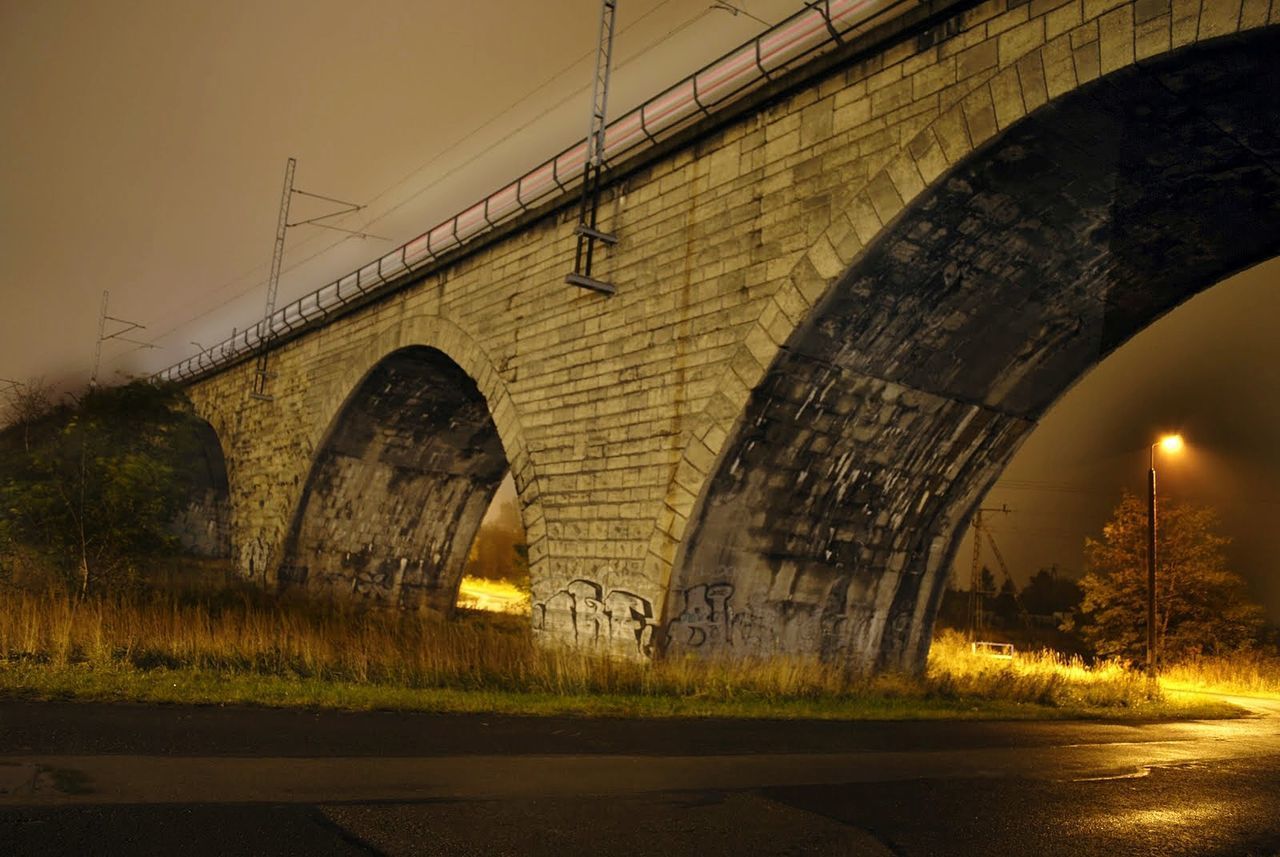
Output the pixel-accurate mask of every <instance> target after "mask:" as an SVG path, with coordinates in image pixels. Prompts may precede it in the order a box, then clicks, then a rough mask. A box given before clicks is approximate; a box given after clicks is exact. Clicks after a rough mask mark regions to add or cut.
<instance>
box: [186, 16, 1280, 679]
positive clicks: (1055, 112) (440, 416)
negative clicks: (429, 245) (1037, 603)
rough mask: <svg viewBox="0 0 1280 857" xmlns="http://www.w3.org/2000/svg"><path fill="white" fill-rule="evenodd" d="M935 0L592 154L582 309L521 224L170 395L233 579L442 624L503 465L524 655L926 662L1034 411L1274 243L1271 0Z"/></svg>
mask: <svg viewBox="0 0 1280 857" xmlns="http://www.w3.org/2000/svg"><path fill="white" fill-rule="evenodd" d="M937 5H938V6H939V7H941V5H942V4H937ZM964 5H965V8H964V9H963V10H962V11H958V12H956V13H955V14H953V15H952V16H951V17H950V18H948V19H946V20H941V19H940V20H937V21H935V22H933V23H934V26H932V28H931V29H929V30H920V29H915V30H912V29H906V30H903V31H902V32H900V33H898V34H897V35H896V36H893V37H891V38H888V39H887V40H885V41H882V42H879V43H877V44H878V46H877V47H876V48H875V49H874V50H867V49H866V46H865V45H861V46H860V45H851V46H849V47H848V48H847V50H846V52H845V53H844V54H843V60H842V61H841V62H840V63H832V64H829V65H827V66H823V69H824V70H823V72H822V73H821V74H816V73H814V74H806V73H801V74H798V75H797V76H796V77H795V79H794V81H793V82H792V84H793V85H790V86H789V87H787V88H779V89H778V90H777V91H774V92H773V93H772V95H771V96H770V98H769V99H767V100H761V101H760V102H759V103H757V104H755V105H754V106H753V107H752V109H750V110H749V111H746V112H744V113H742V114H740V115H738V116H737V117H736V118H734V119H733V120H732V121H730V122H728V123H721V124H719V125H716V126H708V127H707V128H705V129H703V130H702V131H700V132H699V133H696V134H692V135H690V138H689V139H688V140H687V141H686V142H685V144H683V145H682V146H680V147H675V148H672V149H671V150H669V151H667V152H666V153H665V154H664V155H663V156H662V157H661V158H659V159H656V160H652V161H650V162H647V163H645V164H643V165H640V166H638V167H636V168H634V169H630V170H629V171H628V170H627V169H618V170H616V171H615V175H618V176H619V179H618V180H616V181H615V182H614V183H613V184H612V185H610V186H609V187H608V188H607V189H606V199H605V202H604V204H603V209H602V218H601V228H602V229H604V230H606V231H609V232H613V233H615V234H617V235H619V236H620V237H621V238H622V240H621V242H620V243H619V244H618V245H616V246H614V247H609V248H605V249H603V250H602V251H600V253H599V256H598V261H597V270H596V274H597V275H598V276H600V277H601V278H602V279H605V280H607V281H610V282H612V283H614V284H615V285H616V286H617V289H618V293H617V295H616V296H615V297H613V298H610V299H605V298H602V297H600V296H598V295H594V294H589V293H583V292H579V291H577V290H574V289H572V288H571V287H568V286H566V285H565V284H564V282H563V277H564V274H565V273H566V271H567V270H568V269H569V266H570V265H571V262H572V251H573V243H574V242H573V235H572V227H573V221H572V216H571V215H572V213H571V212H569V211H559V212H551V213H548V214H546V215H544V216H542V217H540V218H537V219H533V220H531V221H529V222H527V223H524V224H523V225H522V227H521V228H520V229H519V230H514V231H511V232H509V233H507V234H505V235H504V236H503V237H502V238H501V239H500V240H497V241H494V242H491V243H489V244H488V245H486V246H484V247H482V248H480V249H478V250H476V251H474V252H471V253H469V254H467V255H465V256H462V257H460V258H458V259H456V260H455V261H453V262H452V263H449V264H447V265H446V266H445V267H442V268H440V269H437V270H433V271H431V272H430V273H428V274H426V275H424V276H422V277H421V278H420V279H418V280H417V281H416V282H414V283H413V284H411V285H410V286H409V287H407V288H405V289H402V290H400V291H398V292H396V293H394V294H393V295H392V296H390V297H388V298H386V299H383V300H381V301H379V302H377V303H374V304H371V305H368V306H366V307H364V308H362V309H360V310H358V311H356V312H353V313H351V314H349V315H346V316H343V317H341V318H338V319H336V320H334V321H333V322H332V323H330V324H328V325H327V326H324V327H321V328H317V329H315V330H313V331H311V332H309V333H307V334H305V335H304V336H302V337H300V338H298V339H295V340H292V341H289V342H287V343H285V344H283V345H282V346H280V347H279V348H278V349H276V350H275V351H274V352H273V354H272V357H271V360H272V366H273V370H274V371H275V373H276V374H277V377H276V379H275V380H274V381H273V382H272V393H273V394H274V397H275V399H274V401H273V402H271V403H269V404H268V403H262V402H257V401H254V400H251V399H250V398H249V396H248V393H249V390H250V388H251V386H252V385H251V375H252V372H253V366H252V365H239V366H234V367H231V368H229V369H227V370H225V371H222V372H220V373H219V374H217V375H215V376H212V377H208V378H206V379H203V380H201V381H199V382H197V383H196V384H194V385H193V387H192V389H191V394H192V397H193V398H194V399H195V401H196V402H197V406H198V408H199V411H200V413H201V414H202V415H203V416H204V417H205V418H206V419H208V420H209V422H210V423H211V424H212V425H213V426H214V428H215V430H216V431H217V434H218V436H219V438H220V441H221V443H222V447H223V451H224V452H225V457H226V462H227V476H228V484H229V486H230V496H231V532H232V542H233V545H234V551H235V556H236V561H237V563H238V566H239V568H240V569H241V571H242V572H243V573H244V574H245V575H246V576H248V577H250V578H252V579H254V580H258V581H260V582H262V583H264V584H265V585H269V586H281V585H303V586H308V587H311V588H314V589H316V590H317V591H325V592H330V593H342V595H343V597H356V598H364V599H371V600H374V601H376V602H379V603H385V604H397V605H400V606H402V607H413V608H415V609H428V610H438V611H447V610H448V609H449V606H450V605H451V604H452V600H451V599H452V597H453V593H454V591H455V589H456V580H457V575H458V573H459V571H460V563H461V562H462V558H463V557H465V554H466V550H467V547H468V546H469V541H470V538H471V534H472V533H473V532H474V527H475V523H476V521H477V520H478V518H477V515H478V514H480V513H482V511H483V506H484V503H485V502H487V497H488V496H489V495H490V493H491V492H492V486H493V485H495V484H496V482H497V480H498V479H499V478H500V477H501V475H502V472H503V470H505V469H506V468H507V467H509V468H510V469H511V471H512V473H513V474H514V477H515V481H516V485H517V489H518V493H519V498H520V506H521V514H522V516H523V519H524V523H525V527H526V530H527V532H528V540H529V556H530V563H531V574H532V578H533V592H534V597H533V601H534V609H533V619H532V621H533V623H534V627H535V628H536V629H538V630H539V631H540V632H542V635H543V637H544V638H545V639H548V640H559V641H564V642H568V643H572V644H575V645H579V646H592V647H599V648H601V649H603V650H607V651H611V652H614V653H617V654H620V655H626V656H632V657H650V656H652V655H654V654H655V653H658V652H661V651H664V650H667V651H698V652H714V653H717V654H721V655H729V656H733V655H739V654H746V655H753V656H756V655H765V656H767V655H769V654H773V653H801V654H813V655H816V656H820V657H824V658H827V659H829V660H831V661H833V662H841V663H854V664H859V665H867V666H873V667H874V666H895V667H906V668H914V667H917V666H919V665H920V664H921V663H922V661H923V657H924V654H925V651H926V649H927V640H928V634H929V630H930V627H931V622H932V616H933V611H934V610H935V608H936V604H937V600H938V598H939V596H940V591H941V584H942V581H943V579H944V576H945V568H946V566H947V565H948V563H949V559H950V557H951V555H952V553H953V552H954V549H955V544H956V541H957V539H958V535H959V533H960V531H961V530H962V529H963V525H964V523H965V520H966V518H967V516H968V514H969V512H970V510H971V509H972V508H973V506H974V504H975V503H976V502H977V500H978V499H979V498H980V497H981V496H982V494H983V493H984V492H985V489H986V488H987V487H988V486H989V485H990V484H991V482H992V481H994V479H995V478H996V476H997V475H998V473H999V471H1000V469H1001V467H1002V466H1003V464H1004V463H1005V462H1006V461H1007V459H1008V457H1009V456H1010V455H1011V454H1012V453H1013V451H1014V449H1016V447H1017V444H1018V442H1019V441H1020V440H1021V439H1022V438H1023V437H1024V436H1025V435H1026V433H1027V431H1029V430H1030V429H1031V428H1032V427H1033V426H1034V425H1035V422H1036V420H1037V419H1039V417H1040V415H1041V414H1042V413H1043V412H1044V410H1045V408H1046V407H1047V406H1048V405H1049V404H1051V403H1052V402H1053V401H1054V399H1055V398H1056V397H1057V396H1058V395H1059V394H1060V393H1061V392H1062V390H1063V389H1065V387H1066V386H1068V385H1069V384H1070V383H1071V382H1072V381H1074V380H1075V379H1076V378H1078V377H1079V376H1080V375H1081V374H1082V373H1083V372H1085V371H1087V370H1088V368H1090V367H1091V366H1092V365H1094V364H1095V363H1096V362H1097V361H1098V360H1100V359H1101V358H1102V357H1103V356H1105V355H1106V354H1107V353H1109V351H1110V350H1112V349H1113V348H1115V347H1116V346H1117V345H1118V344H1120V343H1121V342H1123V341H1124V340H1125V339H1126V338H1127V337H1128V336H1130V335H1132V334H1133V333H1134V332H1136V331H1137V330H1138V329H1140V328H1141V327H1142V326H1144V325H1145V324H1147V323H1149V322H1150V321H1151V320H1153V319H1154V318H1156V317H1157V316H1158V315H1160V314H1161V313H1163V312H1165V311H1167V310H1168V309H1169V308H1170V307H1172V306H1174V305H1176V304H1177V303H1178V302H1180V301H1182V300H1185V299H1186V298H1187V297H1188V296H1190V295H1191V294H1194V293H1195V292H1196V291H1198V290H1200V289H1203V288H1206V287H1208V286H1210V285H1212V284H1213V283H1214V282H1216V281H1217V280H1218V279H1221V278H1222V277H1223V276H1225V275H1226V274H1228V273H1230V272H1232V271H1235V270H1238V269H1239V268H1240V267H1243V266H1244V265H1247V264H1252V263H1254V262H1256V261H1261V260H1262V259H1264V258H1268V257H1269V256H1272V255H1275V254H1276V252H1277V250H1280V247H1278V246H1277V242H1278V240H1280V239H1278V238H1277V236H1280V216H1278V215H1277V212H1278V211H1280V205H1278V204H1277V203H1278V202H1280V188H1278V187H1277V178H1276V176H1277V175H1280V133H1278V132H1277V128H1280V118H1278V117H1277V115H1276V107H1275V105H1274V99H1270V98H1268V97H1267V93H1273V92H1275V91H1280V79H1278V77H1277V76H1278V71H1277V61H1276V59H1275V58H1276V57H1277V56H1280V43H1278V40H1277V27H1276V24H1277V23H1280V0H1272V2H1270V3H1266V2H1262V3H1260V2H1256V0H1240V1H1239V2H1231V0H1203V2H1201V0H1194V2H1186V0H1172V2H1169V0H1165V2H1150V0H1137V2H1117V0H1032V2H1026V0H1007V2H1006V0H999V2H996V0H989V1H988V2H984V3H979V4H964ZM802 71H803V70H802Z"/></svg>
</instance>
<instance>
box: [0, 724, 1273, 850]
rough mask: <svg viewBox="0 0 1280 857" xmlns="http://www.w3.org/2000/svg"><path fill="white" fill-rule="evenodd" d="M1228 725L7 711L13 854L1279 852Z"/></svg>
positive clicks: (1269, 809)
mask: <svg viewBox="0 0 1280 857" xmlns="http://www.w3.org/2000/svg"><path fill="white" fill-rule="evenodd" d="M1233 701H1236V702H1237V704H1241V705H1244V706H1246V707H1248V708H1250V709H1251V711H1252V712H1253V713H1252V714H1251V716H1249V717H1246V718H1242V719H1238V720H1230V721H1191V722H1181V723H1138V724H1132V723H1131V724H1103V723H1088V722H1056V723H1045V722H1040V723H1027V722H973V723H965V722H916V723H830V722H794V721H777V722H743V721H717V720H671V721H652V720H649V721H626V720H614V719H599V720H582V719H574V718H520V717H486V716H440V715H423V714H403V713H390V712H374V713H336V712H306V711H272V710H265V709H250V708H218V707H180V706H133V705H81V704H66V703H43V704H38V703H0V854H32V855H42V854H85V855H89V854H166V855H168V854H182V855H192V857H194V855H203V854H219V855H222V854H228V855H230V854H245V855H249V854H307V855H323V854H388V855H391V854H395V855H400V854H404V855H417V854H423V855H436V854H464V855H466V854H476V855H507V854H512V855H517V854H531V855H542V854H547V855H551V854H556V855H563V854H572V853H574V852H587V851H589V852H590V853H592V854H607V855H615V854H616V855H629V854H672V855H683V854H690V855H700V856H701V855H717V854H726V855H728V854H734V855H743V854H761V855H775V854H776V855H790V854H832V855H845V854H849V855H853V854H910V855H917V854H918V855H935V854H937V855H947V854H1036V855H1052V854H1108V855H1114V854H1152V855H1157V854H1158V855H1166V854H1224V855H1237V854H1258V855H1273V854H1280V703H1277V702H1273V701H1263V700H1253V699H1235V700H1233Z"/></svg>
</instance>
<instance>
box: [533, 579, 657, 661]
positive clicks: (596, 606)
mask: <svg viewBox="0 0 1280 857" xmlns="http://www.w3.org/2000/svg"><path fill="white" fill-rule="evenodd" d="M533 620H534V627H535V628H536V629H538V630H539V631H556V630H559V631H566V630H568V631H572V634H573V640H574V642H575V643H577V644H579V645H588V646H600V645H607V646H611V647H622V648H626V649H628V650H634V651H635V653H636V654H638V655H643V656H649V655H651V654H652V652H653V633H654V628H655V626H656V623H655V622H654V618H653V603H652V602H651V601H650V600H649V599H647V598H644V597H642V596H640V595H637V594H635V593H634V592H628V591H626V590H623V589H611V590H609V591H608V592H605V591H604V587H603V586H601V585H600V584H599V583H596V582H594V581H591V580H584V579H582V578H579V579H577V580H573V581H570V582H569V584H568V585H566V586H565V587H564V588H563V589H561V590H559V591H557V592H556V593H554V594H553V595H551V596H550V597H549V598H547V599H546V600H545V601H542V602H538V603H536V604H534V605H533Z"/></svg>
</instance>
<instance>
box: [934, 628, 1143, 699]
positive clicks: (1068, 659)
mask: <svg viewBox="0 0 1280 857" xmlns="http://www.w3.org/2000/svg"><path fill="white" fill-rule="evenodd" d="M928 676H929V679H930V681H931V682H932V683H933V685H934V687H935V689H936V690H937V691H938V692H951V693H954V694H956V695H958V696H980V697H983V698H987V699H1008V700H1011V701H1018V702H1033V703H1037V704H1040V705H1049V706H1066V705H1078V706H1087V707H1101V708H1131V707H1138V706H1141V705H1143V704H1144V703H1147V702H1150V701H1153V700H1155V699H1158V698H1159V696H1160V693H1159V690H1158V689H1156V688H1152V687H1150V686H1149V684H1148V682H1147V680H1146V677H1145V676H1144V675H1143V674H1142V673H1141V672H1138V671H1136V670H1132V669H1129V668H1127V667H1125V666H1124V665H1123V664H1120V663H1119V662H1116V661H1102V662H1099V663H1096V664H1086V663H1085V662H1084V661H1083V660H1082V659H1081V658H1079V657H1075V656H1068V655H1062V654H1059V653H1057V652H1053V651H1049V650H1041V651H1034V652H1017V653H1015V654H1014V655H1013V657H1012V658H1011V659H1007V660H1006V659H1001V658H995V657H991V656H989V655H984V654H978V653H974V652H973V651H971V649H970V646H969V643H968V641H966V640H965V638H964V636H963V635H961V634H959V633H957V632H955V631H946V632H943V633H941V634H939V635H938V636H937V637H935V638H934V641H933V646H932V647H931V648H930V650H929V667H928Z"/></svg>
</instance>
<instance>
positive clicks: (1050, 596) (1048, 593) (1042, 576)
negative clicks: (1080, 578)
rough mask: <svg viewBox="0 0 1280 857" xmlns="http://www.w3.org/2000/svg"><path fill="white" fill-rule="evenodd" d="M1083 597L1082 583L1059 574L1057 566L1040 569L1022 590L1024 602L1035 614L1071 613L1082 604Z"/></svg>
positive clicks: (1029, 610)
mask: <svg viewBox="0 0 1280 857" xmlns="http://www.w3.org/2000/svg"><path fill="white" fill-rule="evenodd" d="M1082 598H1084V593H1083V592H1082V591H1081V589H1080V584H1078V583H1076V581H1074V580H1072V579H1071V578H1070V577H1064V576H1062V575H1059V574H1058V570H1057V568H1042V569H1040V570H1039V571H1037V572H1036V573H1035V574H1033V575H1032V576H1031V580H1029V581H1027V585H1026V587H1024V588H1023V590H1022V603H1023V605H1025V606H1026V608H1027V612H1028V613H1031V614H1032V615H1034V616H1050V615H1052V614H1054V613H1070V612H1071V611H1072V610H1074V609H1076V608H1077V607H1079V606H1080V601H1081V599H1082Z"/></svg>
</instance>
